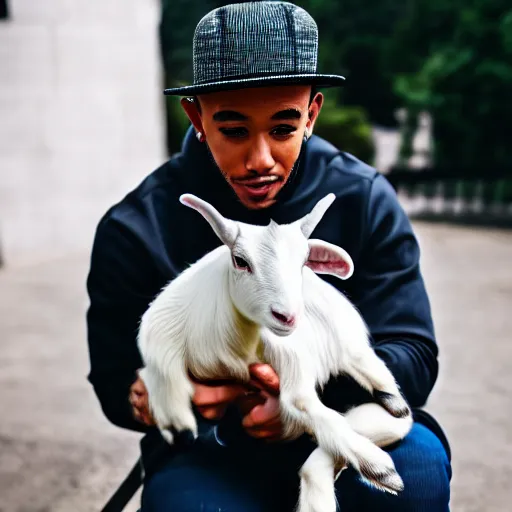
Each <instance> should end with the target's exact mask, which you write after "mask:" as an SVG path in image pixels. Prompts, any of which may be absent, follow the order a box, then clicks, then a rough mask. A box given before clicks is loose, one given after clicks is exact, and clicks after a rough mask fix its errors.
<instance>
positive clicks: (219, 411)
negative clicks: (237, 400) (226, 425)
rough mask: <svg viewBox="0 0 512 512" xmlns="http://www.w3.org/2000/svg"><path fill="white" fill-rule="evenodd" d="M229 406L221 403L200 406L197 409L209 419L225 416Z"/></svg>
mask: <svg viewBox="0 0 512 512" xmlns="http://www.w3.org/2000/svg"><path fill="white" fill-rule="evenodd" d="M227 408H228V406H227V405H221V406H216V407H214V406H209V407H198V408H197V410H198V412H199V414H201V416H203V418H206V419H207V420H219V419H220V418H222V417H223V416H224V414H225V413H226V410H227Z"/></svg>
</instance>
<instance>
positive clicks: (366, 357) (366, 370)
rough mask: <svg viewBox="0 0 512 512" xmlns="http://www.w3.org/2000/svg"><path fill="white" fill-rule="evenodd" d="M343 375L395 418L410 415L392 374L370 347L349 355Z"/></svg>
mask: <svg viewBox="0 0 512 512" xmlns="http://www.w3.org/2000/svg"><path fill="white" fill-rule="evenodd" d="M345 373H347V374H348V375H350V376H351V377H352V378H353V379H354V380H356V381H357V382H358V383H359V384H360V385H361V386H362V387H364V388H365V389H367V390H368V391H369V392H370V393H371V394H372V395H373V397H374V399H375V401H376V402H377V403H379V404H380V405H382V407H384V409H386V411H388V412H389V414H391V415H392V416H394V417H395V418H406V417H409V416H410V415H411V409H410V407H409V405H408V404H407V402H406V400H405V398H404V397H403V396H402V394H401V392H400V390H399V388H398V385H397V383H396V381H395V378H394V377H393V374H392V373H391V372H390V370H389V369H388V367H387V366H386V365H385V364H384V361H382V359H380V358H379V356H378V355H377V354H376V353H375V352H374V351H373V349H372V348H371V347H368V348H367V349H365V350H363V351H358V352H357V353H355V354H349V359H348V367H346V368H345Z"/></svg>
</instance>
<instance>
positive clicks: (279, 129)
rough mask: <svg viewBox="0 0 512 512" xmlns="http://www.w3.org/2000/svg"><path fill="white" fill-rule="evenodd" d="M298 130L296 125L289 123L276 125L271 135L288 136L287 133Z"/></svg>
mask: <svg viewBox="0 0 512 512" xmlns="http://www.w3.org/2000/svg"><path fill="white" fill-rule="evenodd" d="M295 131H297V128H295V126H290V125H287V124H283V125H279V126H276V127H275V128H274V129H273V130H272V131H271V132H270V134H271V135H275V136H277V137H286V136H287V135H290V134H292V133H293V132H295Z"/></svg>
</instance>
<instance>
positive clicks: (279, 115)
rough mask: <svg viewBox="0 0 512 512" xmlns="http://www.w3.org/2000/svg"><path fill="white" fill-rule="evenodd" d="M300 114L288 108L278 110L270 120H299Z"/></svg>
mask: <svg viewBox="0 0 512 512" xmlns="http://www.w3.org/2000/svg"><path fill="white" fill-rule="evenodd" d="M301 117H302V114H301V113H300V111H298V110H297V109H296V108H288V109H286V110H280V111H279V112H276V113H275V114H274V115H273V116H272V117H271V119H274V120H275V121H284V120H287V119H300V118H301Z"/></svg>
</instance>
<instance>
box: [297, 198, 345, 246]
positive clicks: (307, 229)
mask: <svg viewBox="0 0 512 512" xmlns="http://www.w3.org/2000/svg"><path fill="white" fill-rule="evenodd" d="M335 199H336V196H335V195H334V194H332V193H331V194H327V195H326V196H325V197H324V198H323V199H320V201H318V203H316V205H315V206H314V208H313V209H312V210H311V212H310V213H308V214H307V215H305V216H304V217H302V219H300V221H299V223H300V229H301V231H302V233H303V234H304V236H305V237H306V238H309V237H310V236H311V233H313V231H314V230H315V228H316V226H317V224H318V223H319V222H320V221H321V220H322V217H323V216H324V214H325V212H326V211H327V209H328V208H329V206H331V204H332V203H333V202H334V200H335Z"/></svg>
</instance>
